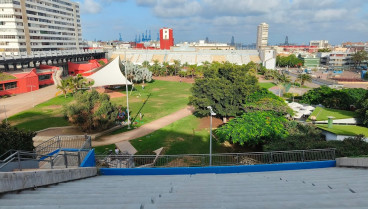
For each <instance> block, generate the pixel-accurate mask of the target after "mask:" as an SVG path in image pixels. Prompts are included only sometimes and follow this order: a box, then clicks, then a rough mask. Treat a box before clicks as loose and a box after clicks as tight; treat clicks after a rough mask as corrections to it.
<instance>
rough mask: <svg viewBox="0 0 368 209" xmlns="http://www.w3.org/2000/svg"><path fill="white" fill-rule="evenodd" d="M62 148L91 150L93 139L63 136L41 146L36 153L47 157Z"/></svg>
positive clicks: (84, 136) (36, 148) (53, 138)
mask: <svg viewBox="0 0 368 209" xmlns="http://www.w3.org/2000/svg"><path fill="white" fill-rule="evenodd" d="M61 148H81V149H90V148H91V137H90V136H87V135H61V136H55V137H52V138H51V139H49V140H47V141H45V142H43V143H41V144H39V145H38V146H37V147H35V149H34V151H35V153H37V154H38V155H47V154H49V153H51V152H53V151H55V150H57V149H61Z"/></svg>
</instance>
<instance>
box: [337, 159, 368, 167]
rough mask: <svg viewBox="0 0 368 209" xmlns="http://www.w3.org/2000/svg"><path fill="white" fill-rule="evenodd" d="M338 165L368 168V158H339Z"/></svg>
mask: <svg viewBox="0 0 368 209" xmlns="http://www.w3.org/2000/svg"><path fill="white" fill-rule="evenodd" d="M336 166H337V167H358V168H368V158H348V157H342V158H337V159H336Z"/></svg>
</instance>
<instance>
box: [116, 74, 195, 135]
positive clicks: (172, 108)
mask: <svg viewBox="0 0 368 209" xmlns="http://www.w3.org/2000/svg"><path fill="white" fill-rule="evenodd" d="M191 87H192V84H188V83H179V82H170V81H159V80H156V81H154V82H152V83H148V84H146V85H145V88H144V89H142V87H141V85H136V86H135V90H134V91H132V92H131V94H130V92H129V108H130V111H131V116H130V117H131V118H132V119H134V118H136V120H135V124H134V125H135V126H141V125H143V124H146V123H148V122H151V121H153V120H156V119H159V118H161V117H164V116H166V115H169V114H171V113H174V112H176V111H178V110H180V109H182V108H184V107H186V106H187V105H188V102H189V96H190V95H191V93H190V88H191ZM121 92H122V93H124V94H125V90H121ZM147 98H148V99H147ZM111 101H112V102H113V103H114V104H116V105H122V106H123V107H125V106H126V97H125V96H124V97H120V98H114V99H111ZM145 101H146V103H145V104H144V102H145ZM139 110H141V113H142V116H143V118H142V120H140V119H139V115H137V114H138V111H139ZM124 131H126V130H125V129H124V128H123V129H120V130H117V131H115V132H113V133H112V134H117V133H121V132H124Z"/></svg>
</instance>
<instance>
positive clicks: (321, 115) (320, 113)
mask: <svg viewBox="0 0 368 209" xmlns="http://www.w3.org/2000/svg"><path fill="white" fill-rule="evenodd" d="M311 116H316V118H317V121H321V120H328V117H329V116H333V117H335V118H334V119H346V118H354V117H357V114H356V113H355V112H352V111H346V110H336V109H329V108H322V107H316V109H315V110H314V111H313V112H312V114H311V115H310V116H309V119H308V120H310V118H311Z"/></svg>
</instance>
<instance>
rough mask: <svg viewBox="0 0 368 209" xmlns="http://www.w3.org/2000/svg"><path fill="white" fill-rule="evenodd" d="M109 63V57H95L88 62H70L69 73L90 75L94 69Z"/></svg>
mask: <svg viewBox="0 0 368 209" xmlns="http://www.w3.org/2000/svg"><path fill="white" fill-rule="evenodd" d="M101 61H102V62H103V63H104V64H107V62H108V60H107V59H105V58H104V59H93V60H89V61H88V62H84V63H74V62H68V72H69V75H73V76H74V75H78V74H81V75H82V76H89V75H92V74H93V73H94V71H95V70H96V69H97V68H99V67H101V66H102V63H100V62H101Z"/></svg>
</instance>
